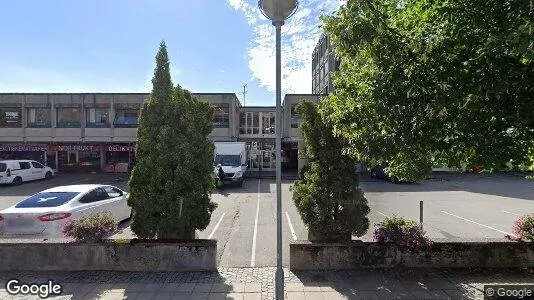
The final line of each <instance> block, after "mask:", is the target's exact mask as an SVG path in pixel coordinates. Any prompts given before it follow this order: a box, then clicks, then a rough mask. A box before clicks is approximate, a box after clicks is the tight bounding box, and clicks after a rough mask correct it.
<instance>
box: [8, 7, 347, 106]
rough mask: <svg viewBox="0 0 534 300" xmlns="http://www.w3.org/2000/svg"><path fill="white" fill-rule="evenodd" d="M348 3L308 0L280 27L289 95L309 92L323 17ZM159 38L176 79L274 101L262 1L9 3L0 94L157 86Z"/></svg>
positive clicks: (270, 29) (259, 102) (269, 35)
mask: <svg viewBox="0 0 534 300" xmlns="http://www.w3.org/2000/svg"><path fill="white" fill-rule="evenodd" d="M341 4H342V1H340V0H301V1H299V8H298V10H297V12H296V13H295V15H293V17H291V19H289V20H288V21H287V22H286V24H285V25H284V26H283V27H282V96H283V95H284V94H286V93H299V94H308V93H311V81H312V80H311V54H312V52H313V48H314V47H315V45H316V44H317V42H318V40H319V37H320V35H321V32H322V31H321V28H320V25H321V21H320V15H322V14H332V13H334V12H335V11H336V10H337V9H338V7H339V6H340V5H341ZM162 40H164V41H165V43H166V45H167V47H168V51H169V58H170V65H171V75H172V80H173V83H174V84H179V85H180V86H182V87H183V88H186V89H188V90H190V91H191V92H194V93H236V95H237V96H238V98H239V100H240V101H241V104H245V105H247V106H273V105H275V30H274V26H272V24H271V22H270V21H268V20H267V19H266V18H265V17H264V16H263V15H262V14H261V12H260V11H259V9H258V8H257V0H192V1H183V0H178V1H177V0H151V1H149V0H113V1H110V0H76V1H73V0H47V1H42V0H25V1H19V0H5V1H2V5H1V6H0V41H2V42H1V43H0V92H2V93H7V92H18V93H30V92H32V93H40V92H46V93H55V92H64V93H77V92H79V93H90V92H102V93H105V92H115V93H121V92H150V91H151V89H152V84H151V78H152V75H153V72H154V67H155V55H156V52H157V50H158V47H159V44H160V42H161V41H162ZM245 84H246V85H247V94H246V101H245V103H243V85H245Z"/></svg>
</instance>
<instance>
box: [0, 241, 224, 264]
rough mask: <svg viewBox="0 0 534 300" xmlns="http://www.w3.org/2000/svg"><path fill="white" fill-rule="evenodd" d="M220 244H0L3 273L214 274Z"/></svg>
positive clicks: (140, 242) (197, 242)
mask: <svg viewBox="0 0 534 300" xmlns="http://www.w3.org/2000/svg"><path fill="white" fill-rule="evenodd" d="M216 258H217V241H216V240H200V239H199V240H190V241H183V242H148V241H146V242H144V241H136V240H132V241H130V242H129V243H128V242H126V243H125V242H122V243H117V242H105V243H12V244H10V243H0V271H26V270H31V271H82V270H102V271H146V272H150V271H213V270H216V269H217V265H216Z"/></svg>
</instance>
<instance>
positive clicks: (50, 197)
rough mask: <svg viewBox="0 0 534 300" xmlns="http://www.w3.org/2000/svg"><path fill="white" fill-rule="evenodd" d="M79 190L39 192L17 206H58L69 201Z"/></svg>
mask: <svg viewBox="0 0 534 300" xmlns="http://www.w3.org/2000/svg"><path fill="white" fill-rule="evenodd" d="M78 194H79V193H77V192H47V193H38V194H35V195H33V196H31V197H29V198H26V199H25V200H23V201H21V202H20V203H19V204H17V205H16V206H15V207H16V208H30V207H56V206H61V205H63V204H65V203H67V202H68V201H69V200H71V199H72V198H74V197H76V195H78Z"/></svg>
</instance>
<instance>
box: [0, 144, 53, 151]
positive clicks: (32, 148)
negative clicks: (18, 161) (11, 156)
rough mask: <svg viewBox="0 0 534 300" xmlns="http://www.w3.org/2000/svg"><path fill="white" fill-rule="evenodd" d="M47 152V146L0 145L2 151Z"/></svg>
mask: <svg viewBox="0 0 534 300" xmlns="http://www.w3.org/2000/svg"><path fill="white" fill-rule="evenodd" d="M11 151H13V152H45V151H48V147H47V146H32V145H13V146H0V152H11Z"/></svg>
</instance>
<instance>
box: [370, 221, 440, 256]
mask: <svg viewBox="0 0 534 300" xmlns="http://www.w3.org/2000/svg"><path fill="white" fill-rule="evenodd" d="M375 227H376V228H375V231H374V238H375V240H376V241H377V242H378V243H384V244H395V245H399V246H406V247H408V248H409V249H412V250H417V249H421V248H426V247H429V246H430V245H431V244H432V241H431V240H430V239H429V238H428V237H426V236H425V235H426V231H424V230H423V228H422V227H421V225H419V224H417V223H416V222H414V221H411V220H408V219H406V218H404V217H397V216H392V217H386V219H385V220H384V221H382V222H380V223H378V224H375Z"/></svg>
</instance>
